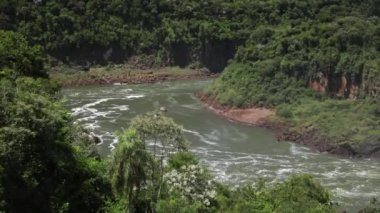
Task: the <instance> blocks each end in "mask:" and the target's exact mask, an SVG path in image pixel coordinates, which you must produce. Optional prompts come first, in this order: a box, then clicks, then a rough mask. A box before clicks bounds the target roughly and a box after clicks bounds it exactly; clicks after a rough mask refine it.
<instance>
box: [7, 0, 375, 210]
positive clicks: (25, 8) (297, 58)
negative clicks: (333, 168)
mask: <svg viewBox="0 0 380 213" xmlns="http://www.w3.org/2000/svg"><path fill="white" fill-rule="evenodd" d="M379 16H380V1H379V0H363V1H358V0H306V1H301V0H268V1H259V0H234V1H233V0H206V1H195V0H131V1H122V0H112V1H111V0H106V1H100V0H94V1H74V0H51V1H46V0H34V1H25V0H2V1H0V99H1V102H0V212H126V211H127V212H294V211H296V212H337V211H338V210H337V208H338V207H337V206H336V205H335V204H334V203H333V202H332V199H331V194H330V193H329V192H328V191H327V190H326V189H325V188H323V187H322V186H321V185H320V184H319V183H317V182H316V181H315V180H314V179H313V178H312V177H311V176H309V175H297V176H292V177H290V178H289V179H288V180H285V181H284V182H281V183H276V184H267V183H264V182H261V181H257V182H256V183H255V184H254V185H252V186H241V187H238V188H236V189H232V188H230V187H229V186H226V185H224V184H222V183H219V182H218V181H216V180H214V178H213V177H212V175H211V174H210V173H209V172H208V171H207V168H205V167H203V166H202V165H201V164H200V163H199V162H198V160H197V159H196V158H195V157H194V156H193V155H192V154H191V152H189V150H188V148H187V145H186V144H187V142H186V140H185V139H184V136H183V133H182V128H181V126H179V125H178V124H175V123H174V121H173V120H172V119H170V118H167V117H165V116H163V115H162V114H160V113H158V112H154V113H148V114H145V115H140V116H138V117H136V118H134V119H133V121H132V122H131V124H130V126H129V127H128V128H127V129H124V130H122V131H120V132H119V133H118V139H119V144H118V146H117V148H116V150H114V151H113V152H112V154H111V155H112V156H111V158H109V159H101V158H100V156H99V154H98V153H97V150H96V147H95V142H94V139H93V138H92V137H91V136H90V135H89V134H88V133H87V132H86V130H84V129H82V128H81V127H79V126H76V125H75V124H73V120H72V118H71V116H70V114H69V112H68V111H67V109H65V108H64V107H63V104H62V102H61V99H60V97H59V85H58V84H57V83H56V82H53V81H51V80H49V75H48V72H47V71H48V69H49V67H51V66H55V65H57V64H59V63H65V64H71V65H72V64H85V65H88V64H91V65H94V64H108V63H127V61H128V60H130V59H131V58H132V57H134V56H138V57H141V58H142V59H143V60H149V61H153V64H155V65H157V66H181V67H185V66H189V67H194V68H200V67H206V68H208V69H209V70H211V71H212V72H221V71H223V72H222V74H221V76H220V77H219V78H218V79H217V80H216V81H215V82H213V83H212V85H211V86H210V87H209V88H206V89H205V91H204V94H205V95H206V96H207V97H208V98H210V99H212V100H216V101H217V102H218V103H220V104H221V105H223V106H226V107H240V108H246V107H266V108H270V109H273V110H274V111H275V112H276V115H277V118H276V119H279V120H280V122H285V123H286V124H287V126H288V128H287V130H286V131H285V132H284V133H283V137H284V138H285V139H286V140H288V139H290V140H292V141H297V142H300V143H305V138H306V139H307V140H308V141H312V142H313V143H316V144H317V145H316V146H318V143H319V142H321V141H324V142H326V141H327V142H328V143H329V144H330V145H331V146H327V147H328V149H330V150H323V151H331V150H334V149H336V147H343V148H344V149H345V152H348V153H346V154H347V155H349V156H359V157H360V156H365V157H376V156H378V155H379V153H380V152H379V150H380V149H379V144H380V132H379V131H380V130H379V126H380V123H379V122H380V119H379V116H380V108H379V105H380V103H379V97H380V96H379V92H380V84H379V82H380V54H379V53H380V18H379ZM152 140H153V141H154V142H155V147H156V148H157V149H154V151H153V150H150V149H148V147H147V143H148V141H152ZM314 145H315V144H314ZM323 145H325V144H323ZM172 151H176V152H175V153H173V152H172ZM336 152H337V153H338V152H340V151H339V150H338V151H336ZM165 162H167V163H165ZM290 192H291V193H290ZM373 205H376V202H375V200H374V202H373ZM339 208H344V207H339ZM377 211H378V209H376V206H368V207H367V208H365V209H363V210H362V212H377Z"/></svg>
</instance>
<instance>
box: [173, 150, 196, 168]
mask: <svg viewBox="0 0 380 213" xmlns="http://www.w3.org/2000/svg"><path fill="white" fill-rule="evenodd" d="M196 164H198V160H197V159H196V158H195V156H194V155H193V154H191V153H189V152H178V153H175V154H173V155H171V156H170V157H169V160H168V166H169V167H170V168H172V169H180V168H181V167H182V166H190V165H196Z"/></svg>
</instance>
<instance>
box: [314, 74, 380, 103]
mask: <svg viewBox="0 0 380 213" xmlns="http://www.w3.org/2000/svg"><path fill="white" fill-rule="evenodd" d="M379 78H380V76H368V75H366V74H365V73H360V74H346V75H337V74H331V75H327V74H324V73H318V75H317V76H316V77H315V78H312V79H310V80H309V88H311V89H313V90H314V91H317V92H320V93H325V94H328V95H330V96H334V97H342V98H348V99H356V98H358V97H360V96H364V95H369V96H371V97H374V98H380V79H379Z"/></svg>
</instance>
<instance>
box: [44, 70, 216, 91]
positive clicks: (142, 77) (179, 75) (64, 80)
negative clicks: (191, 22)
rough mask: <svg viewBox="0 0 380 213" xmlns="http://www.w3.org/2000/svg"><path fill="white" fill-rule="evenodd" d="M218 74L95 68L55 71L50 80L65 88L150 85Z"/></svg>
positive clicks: (197, 71) (189, 71)
mask: <svg viewBox="0 0 380 213" xmlns="http://www.w3.org/2000/svg"><path fill="white" fill-rule="evenodd" d="M216 77H218V74H216V73H211V72H208V71H207V70H201V69H199V70H195V69H182V68H173V67H163V68H157V69H133V68H125V67H122V68H117V69H112V70H111V71H110V70H107V68H104V67H101V68H95V69H91V70H90V71H87V72H84V71H70V72H68V71H55V72H51V73H50V78H51V79H52V80H55V81H57V82H58V83H59V84H60V85H62V86H63V87H76V86H91V85H92V86H93V85H123V84H150V83H157V82H164V81H176V80H205V79H210V78H216Z"/></svg>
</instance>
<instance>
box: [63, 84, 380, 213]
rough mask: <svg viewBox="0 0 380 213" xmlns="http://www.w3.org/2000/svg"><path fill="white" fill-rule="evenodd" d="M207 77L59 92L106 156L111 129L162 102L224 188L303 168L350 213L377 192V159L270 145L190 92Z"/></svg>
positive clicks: (266, 134) (262, 134)
mask: <svg viewBox="0 0 380 213" xmlns="http://www.w3.org/2000/svg"><path fill="white" fill-rule="evenodd" d="M209 83H210V81H177V82H164V83H157V84H140V85H119V86H89V87H77V88H68V89H64V90H63V91H62V93H63V95H64V97H65V99H66V100H67V102H66V104H67V105H68V107H69V108H70V110H71V112H72V115H73V116H74V118H75V119H76V122H77V123H79V124H81V125H83V126H84V127H86V128H88V129H90V130H91V131H93V132H94V133H95V134H96V135H99V136H100V137H101V139H102V143H101V144H99V151H100V152H101V154H102V155H103V156H108V155H109V154H110V153H111V150H112V149H113V148H114V147H115V146H116V145H117V140H116V138H115V136H114V132H115V131H117V130H120V129H122V128H126V127H127V126H128V122H129V121H130V119H131V118H133V117H134V116H136V115H139V114H141V113H145V112H149V111H153V110H158V109H159V108H160V107H161V106H165V107H166V108H167V109H168V111H167V112H166V113H165V114H166V115H167V116H170V117H172V118H173V119H174V120H175V121H176V122H177V123H178V124H180V125H182V126H183V130H184V132H185V135H186V138H187V139H188V140H189V143H190V148H191V151H192V152H193V153H194V154H196V155H197V156H198V157H199V159H200V160H201V162H202V163H203V164H205V165H206V166H207V167H208V168H209V169H210V171H211V172H212V173H213V174H214V175H215V176H216V178H217V179H218V180H220V181H223V182H226V183H228V184H231V185H241V184H245V183H252V182H254V181H255V180H256V179H257V178H260V177H261V178H266V179H267V180H268V181H280V180H284V179H285V178H287V177H288V176H289V175H291V174H300V173H309V174H312V175H313V176H315V177H316V179H317V180H319V181H320V182H321V183H322V184H323V185H324V186H326V187H328V188H329V189H330V190H331V192H332V193H333V196H334V201H337V202H339V203H340V204H341V205H342V206H344V207H345V209H348V210H349V212H351V211H352V212H354V211H355V210H357V209H359V208H360V207H363V206H365V205H366V204H367V203H368V201H369V200H370V199H371V198H372V197H380V162H379V161H375V160H366V159H364V160H363V159H361V160H358V159H347V158H341V157H337V156H333V155H330V154H326V153H317V152H314V151H312V150H310V149H308V148H307V147H304V146H300V145H297V144H294V143H289V142H277V141H276V140H275V138H274V134H273V133H272V132H271V131H269V130H267V129H263V128H255V127H249V126H244V125H241V124H238V123H233V122H230V121H228V120H226V119H224V118H222V117H220V116H218V115H216V114H214V113H213V112H211V111H209V110H207V109H205V108H203V107H202V106H201V104H200V103H199V102H198V101H197V99H196V98H195V97H194V96H193V93H194V92H195V91H197V90H199V89H201V88H202V87H204V86H206V85H207V84H209Z"/></svg>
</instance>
